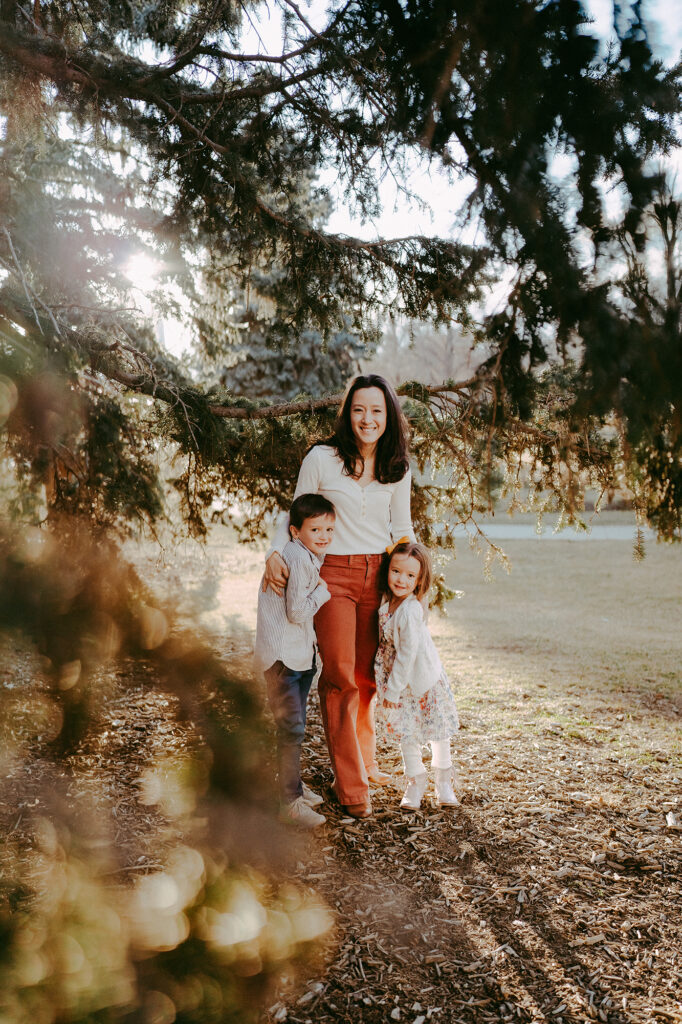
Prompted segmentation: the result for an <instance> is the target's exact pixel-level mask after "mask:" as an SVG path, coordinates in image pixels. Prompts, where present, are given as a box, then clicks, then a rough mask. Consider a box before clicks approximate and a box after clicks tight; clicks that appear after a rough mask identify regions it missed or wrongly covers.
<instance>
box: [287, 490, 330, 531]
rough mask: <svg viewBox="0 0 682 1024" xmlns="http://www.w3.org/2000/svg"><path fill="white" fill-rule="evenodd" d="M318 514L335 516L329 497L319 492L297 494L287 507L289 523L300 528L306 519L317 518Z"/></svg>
mask: <svg viewBox="0 0 682 1024" xmlns="http://www.w3.org/2000/svg"><path fill="white" fill-rule="evenodd" d="M318 516H334V517H336V509H335V508H334V506H333V505H332V503H331V501H330V500H329V498H324V497H323V496H322V495H321V494H299V496H298V498H296V499H295V501H293V502H292V505H291V508H290V509H289V525H290V526H294V527H295V528H296V529H297V530H300V529H301V527H302V526H303V523H304V522H305V521H306V519H317V517H318Z"/></svg>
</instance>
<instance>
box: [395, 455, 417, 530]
mask: <svg viewBox="0 0 682 1024" xmlns="http://www.w3.org/2000/svg"><path fill="white" fill-rule="evenodd" d="M411 494H412V473H411V472H410V470H409V469H408V471H407V473H406V474H405V476H404V477H403V478H402V480H399V481H398V483H397V484H396V485H395V488H394V490H393V494H392V495H391V536H392V539H393V540H394V541H396V540H398V539H399V538H400V537H409V539H410V540H416V537H415V535H414V530H413V528H412V513H411V510H410V497H411Z"/></svg>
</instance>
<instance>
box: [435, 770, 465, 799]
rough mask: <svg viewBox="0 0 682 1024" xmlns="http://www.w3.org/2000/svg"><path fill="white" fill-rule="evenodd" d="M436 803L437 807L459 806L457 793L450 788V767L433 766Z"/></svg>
mask: <svg viewBox="0 0 682 1024" xmlns="http://www.w3.org/2000/svg"><path fill="white" fill-rule="evenodd" d="M433 772H434V775H435V779H436V803H437V804H438V806H439V807H459V800H458V799H457V794H456V793H455V791H454V789H453V788H452V768H434V770H433Z"/></svg>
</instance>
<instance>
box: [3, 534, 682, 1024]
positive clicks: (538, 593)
mask: <svg viewBox="0 0 682 1024" xmlns="http://www.w3.org/2000/svg"><path fill="white" fill-rule="evenodd" d="M504 548H505V551H506V552H507V554H508V555H509V557H510V559H511V561H512V564H513V571H512V573H511V575H509V576H507V575H506V574H505V573H504V572H503V571H502V570H497V571H496V579H495V581H494V582H492V583H486V582H485V580H484V577H483V573H482V565H481V561H480V559H478V558H477V557H476V556H475V555H474V554H473V553H472V552H471V551H469V550H468V549H467V548H466V547H463V548H462V549H461V550H459V551H458V553H457V559H456V561H454V563H452V564H451V565H450V566H449V567H448V569H447V574H448V580H449V582H450V583H451V584H452V585H454V586H455V587H457V588H458V589H459V590H462V591H464V597H463V598H462V599H461V600H460V601H456V602H453V604H452V605H451V607H450V612H449V615H448V617H447V618H440V617H438V616H434V617H433V619H432V629H433V633H434V635H435V637H436V640H437V643H438V646H439V648H440V651H441V654H442V656H443V659H444V662H445V664H446V667H447V669H448V671H449V673H450V676H451V680H452V682H453V686H454V688H455V690H456V695H457V700H458V704H459V708H460V713H461V718H462V730H461V732H460V734H459V737H458V738H457V740H456V757H457V761H458V764H459V770H460V777H461V790H462V797H463V799H462V807H461V808H460V809H459V810H458V811H454V812H450V811H448V812H446V811H440V810H438V809H437V808H435V807H433V806H432V804H431V803H430V802H429V801H428V800H427V802H426V803H425V806H424V809H423V811H422V812H420V813H419V814H414V815H404V814H401V813H400V811H399V810H398V802H399V799H400V791H401V780H400V776H399V757H398V755H397V752H396V751H395V750H393V749H392V748H390V747H388V746H386V745H385V744H382V746H381V751H380V754H381V757H380V760H381V763H382V764H383V766H384V767H386V768H387V769H390V770H392V771H393V773H394V782H393V785H391V786H389V787H387V788H386V789H385V790H383V791H375V793H374V795H373V801H374V807H375V814H374V817H373V818H372V819H370V820H368V821H366V822H361V823H358V822H355V821H353V820H352V819H344V818H343V816H342V813H341V811H340V809H339V808H338V807H336V806H335V805H334V804H333V803H332V802H331V800H330V801H329V802H328V803H327V804H326V806H325V808H324V811H325V813H326V814H327V818H328V821H327V825H326V826H324V827H323V829H321V830H320V831H319V832H318V833H317V834H314V835H305V836H302V837H297V838H296V841H295V842H293V843H292V847H291V852H292V859H291V860H290V862H289V867H288V868H285V871H287V872H288V873H289V874H290V875H291V876H292V877H295V878H296V879H297V880H298V881H299V882H302V883H303V884H307V885H310V886H311V887H313V888H315V889H316V890H317V891H319V892H320V893H322V894H323V896H324V897H325V899H326V900H327V902H328V904H329V905H330V906H331V907H332V908H333V909H334V911H335V915H336V930H335V933H334V935H333V936H330V939H329V943H328V945H327V948H326V949H325V950H324V951H322V952H321V953H320V954H319V956H318V957H317V959H316V960H315V961H314V962H313V963H312V964H311V965H310V966H309V967H308V969H307V971H306V972H304V974H303V975H302V976H298V977H297V978H294V977H293V976H292V977H283V978H282V979H280V984H279V987H278V988H277V990H276V991H274V992H273V995H272V998H271V1001H270V1009H269V1011H268V1012H267V1013H266V1014H265V1016H266V1018H267V1019H268V1020H269V1021H274V1020H277V1021H282V1020H285V1019H286V1020H288V1021H293V1022H294V1024H297V1022H304V1024H305V1022H310V1024H318V1022H324V1021H329V1022H342V1021H343V1022H345V1021H351V1022H355V1021H357V1022H363V1024H364V1022H366V1024H378V1022H382V1024H383V1022H390V1021H394V1020H398V1021H402V1022H409V1024H413V1022H416V1021H419V1022H420V1024H425V1021H426V1020H433V1021H436V1022H439V1024H443V1022H445V1024H449V1022H455V1024H460V1022H462V1021H464V1022H467V1024H478V1022H479V1021H480V1022H488V1021H506V1022H512V1021H541V1020H551V1021H555V1022H556V1024H566V1022H571V1024H577V1022H583V1021H591V1020H601V1021H609V1022H612V1024H645V1022H649V1021H651V1022H654V1021H656V1022H666V1021H676V1020H677V1021H682V1002H681V1001H680V996H679V993H680V982H681V981H682V957H681V955H680V949H681V946H682V943H681V941H680V940H681V939H682V935H681V930H682V929H681V928H680V914H679V907H680V904H681V899H682V879H681V871H680V869H681V861H682V859H681V856H680V835H681V833H680V828H679V825H678V823H679V822H680V820H681V819H682V806H681V804H682V801H681V799H680V781H681V779H682V756H681V742H680V718H681V715H682V686H681V680H680V664H682V658H681V655H682V630H680V628H679V619H680V611H679V610H680V598H682V572H681V570H682V550H680V549H671V548H663V547H657V546H653V545H652V546H651V548H650V551H649V553H648V556H647V559H646V560H645V561H644V562H643V563H635V562H634V560H633V557H632V547H631V544H630V543H629V542H627V541H625V542H623V541H614V542H598V541H585V542H573V541H570V540H551V541H534V540H529V541H513V542H512V541H508V542H504ZM135 556H136V559H137V561H138V564H140V565H141V567H142V568H143V571H145V572H146V573H148V574H151V575H152V576H153V577H154V579H155V581H156V586H157V588H158V590H159V593H160V595H161V596H162V597H164V598H165V597H168V596H169V595H173V596H174V597H177V598H178V599H179V602H180V606H181V608H182V609H184V612H185V613H186V614H187V615H192V616H197V617H198V619H199V624H200V628H201V629H203V630H205V631H206V632H207V633H208V634H210V635H211V636H212V637H213V638H215V641H216V643H217V644H218V645H219V647H220V648H221V650H222V652H223V654H224V656H225V657H226V658H227V659H229V660H230V661H231V662H235V661H240V660H243V661H246V660H247V659H248V653H249V647H250V644H251V642H252V635H253V634H252V631H253V627H254V624H255V604H256V592H257V586H258V581H259V576H260V570H261V564H262V554H261V553H259V552H254V551H253V550H249V549H243V548H238V547H237V546H236V545H235V544H234V543H233V541H232V539H231V538H230V536H229V535H228V534H227V533H226V532H220V533H216V535H215V537H214V538H213V540H212V542H211V545H210V547H209V549H208V551H206V552H203V551H202V550H201V549H199V548H198V547H197V546H196V545H189V544H188V545H187V546H186V547H184V548H182V549H180V550H177V551H174V552H172V553H168V554H167V556H166V557H165V559H161V560H159V558H158V554H157V552H156V551H155V550H152V549H150V548H144V549H137V550H136V552H135ZM15 654H16V655H17V656H20V653H19V652H18V651H17V652H15ZM27 664H28V663H27ZM130 670H131V666H126V667H125V671H130ZM6 678H7V679H8V680H9V679H10V678H11V673H10V672H8V674H7V676H6ZM136 687H137V689H136ZM126 691H127V696H125V697H123V696H122V698H121V699H120V700H118V701H115V702H114V703H113V704H112V705H111V709H110V710H111V715H112V716H113V717H115V719H116V723H115V724H116V729H115V731H111V732H110V733H108V736H109V739H107V734H104V735H102V736H101V739H100V740H98V749H97V758H98V759H99V760H98V769H97V771H96V772H95V771H94V769H93V770H92V777H93V780H95V777H96V776H97V778H99V776H100V775H101V777H102V779H103V780H104V781H105V782H106V785H107V786H108V787H109V790H112V793H111V794H110V795H109V796H107V799H114V797H115V799H114V803H115V805H116V807H117V808H119V812H118V813H119V816H118V818H117V820H118V827H119V829H120V830H121V831H122V832H124V833H125V832H126V830H127V831H128V832H129V833H130V835H129V836H128V837H127V838H126V835H121V836H120V837H118V839H117V841H119V842H120V844H122V846H123V847H124V848H126V846H127V847H128V848H129V851H130V866H131V867H133V866H134V865H138V866H140V867H141V868H142V869H143V870H144V869H146V868H151V867H153V866H154V865H155V863H156V860H157V859H158V855H159V851H160V850H161V849H162V848H164V844H165V843H167V842H169V841H170V840H171V839H172V836H170V834H169V833H168V831H166V832H164V831H163V830H164V828H165V826H164V823H163V821H161V820H159V819H158V816H154V817H152V816H150V815H149V809H147V808H143V807H140V806H139V804H138V796H139V790H138V789H137V787H136V784H135V780H137V779H138V778H139V775H140V772H141V771H142V770H143V768H144V767H145V764H146V763H148V762H149V759H150V758H151V759H153V758H154V757H156V756H158V752H159V750H160V749H164V748H165V747H166V746H167V744H168V743H169V741H170V740H172V742H173V743H174V744H175V745H176V746H178V749H182V745H183V743H184V739H183V735H182V729H180V728H179V727H178V725H177V723H176V722H174V721H173V705H172V704H169V702H168V701H167V699H166V698H165V697H164V695H163V694H162V693H160V692H158V691H155V689H154V680H153V679H152V678H146V679H139V680H133V679H127V680H126ZM132 698H134V699H132ZM305 760H306V777H307V780H308V781H309V782H310V784H311V785H312V786H314V787H316V788H319V789H320V791H321V792H323V793H324V794H325V795H328V785H329V782H330V781H331V775H330V772H329V766H328V760H327V756H326V750H325V746H324V740H323V736H322V730H321V726H320V720H319V713H318V708H317V702H316V699H314V698H313V700H312V706H311V715H310V737H309V742H308V745H307V750H306V759H305ZM124 762H125V763H124ZM37 768H38V769H39V764H37ZM106 780H108V781H106ZM111 780H116V785H115V786H114V787H113V789H115V793H114V792H113V789H112V781H111ZM17 782H20V783H21V785H22V786H23V787H24V793H23V799H24V800H28V799H29V797H30V796H31V793H30V792H29V790H30V786H29V782H30V780H29V779H28V778H27V777H24V778H23V779H22V780H17ZM103 786H104V782H103ZM109 790H107V793H109ZM103 792H104V790H103ZM4 810H5V812H6V813H4V815H3V820H5V821H7V822H11V823H12V824H14V822H15V821H17V818H16V815H15V814H14V812H13V811H11V809H10V808H5V809H4ZM145 822H146V824H145ZM143 826H144V829H147V831H148V832H149V833H150V834H149V835H147V834H146V833H145V834H144V835H143V834H142V830H143ZM20 828H21V826H19V829H18V830H20ZM162 835H163V836H164V842H163V843H161V845H159V842H158V839H159V838H160V837H161V836H162ZM155 837H156V842H155ZM152 854H153V856H152Z"/></svg>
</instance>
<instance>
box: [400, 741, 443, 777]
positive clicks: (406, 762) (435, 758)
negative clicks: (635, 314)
mask: <svg viewBox="0 0 682 1024" xmlns="http://www.w3.org/2000/svg"><path fill="white" fill-rule="evenodd" d="M400 750H401V752H402V755H403V767H404V769H405V775H406V776H407V778H408V779H413V778H414V777H415V776H416V775H421V774H422V772H423V771H425V769H424V762H423V761H422V746H421V743H417V742H416V740H410V739H404V740H401V742H400ZM431 767H432V768H452V757H451V755H450V737H448V738H447V739H446V740H431Z"/></svg>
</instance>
